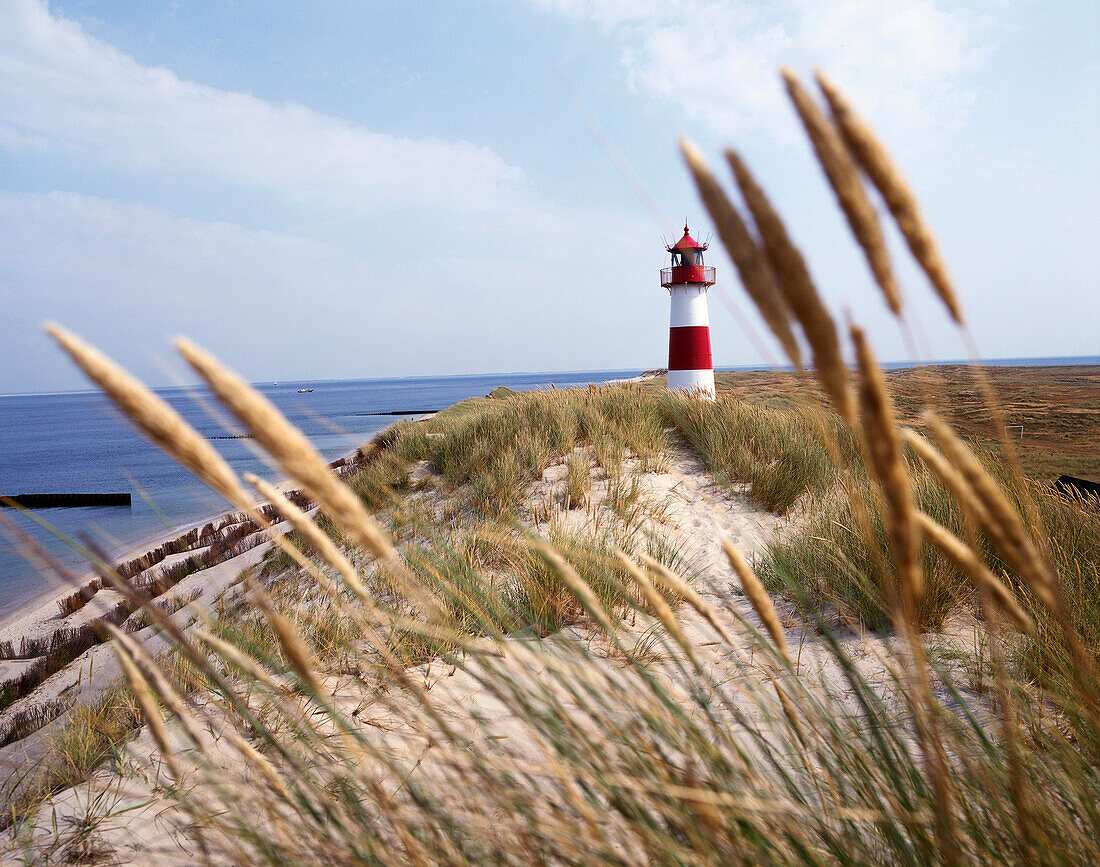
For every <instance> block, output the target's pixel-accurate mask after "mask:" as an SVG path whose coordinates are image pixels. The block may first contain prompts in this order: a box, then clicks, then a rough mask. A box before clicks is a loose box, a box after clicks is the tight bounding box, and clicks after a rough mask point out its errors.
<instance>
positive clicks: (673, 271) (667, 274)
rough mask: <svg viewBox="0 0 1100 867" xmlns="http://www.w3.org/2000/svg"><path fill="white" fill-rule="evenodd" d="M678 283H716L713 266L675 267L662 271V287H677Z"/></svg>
mask: <svg viewBox="0 0 1100 867" xmlns="http://www.w3.org/2000/svg"><path fill="white" fill-rule="evenodd" d="M678 283H706V284H707V285H708V286H710V285H711V284H712V283H714V266H713V265H673V266H672V267H671V268H662V269H661V285H662V286H675V285H676V284H678Z"/></svg>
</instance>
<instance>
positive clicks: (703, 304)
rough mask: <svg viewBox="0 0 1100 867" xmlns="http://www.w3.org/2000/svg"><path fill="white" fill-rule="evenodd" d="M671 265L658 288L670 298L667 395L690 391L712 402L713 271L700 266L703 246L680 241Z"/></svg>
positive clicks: (664, 270)
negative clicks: (709, 292) (710, 312)
mask: <svg viewBox="0 0 1100 867" xmlns="http://www.w3.org/2000/svg"><path fill="white" fill-rule="evenodd" d="M665 249H666V250H668V252H669V253H671V254H672V265H671V267H669V268H662V269H661V285H662V286H664V287H665V288H666V289H668V292H669V295H670V296H671V305H672V310H671V315H670V318H669V329H668V388H669V391H681V390H682V391H693V392H695V393H697V394H698V395H699V396H700V397H707V398H710V399H711V400H713V399H714V366H713V363H712V362H711V357H710V317H709V316H708V315H707V289H708V288H709V287H710V286H713V285H714V267H713V266H711V265H707V264H705V263H704V262H703V251H704V250H706V249H707V245H706V244H700V243H699V242H698V241H696V240H695V239H694V238H692V237H691V233H690V232H689V231H688V227H687V224H685V225H684V237H682V238H681V239H680V240H679V241H677V242H676V243H675V244H674V245H673V246H671V247H665Z"/></svg>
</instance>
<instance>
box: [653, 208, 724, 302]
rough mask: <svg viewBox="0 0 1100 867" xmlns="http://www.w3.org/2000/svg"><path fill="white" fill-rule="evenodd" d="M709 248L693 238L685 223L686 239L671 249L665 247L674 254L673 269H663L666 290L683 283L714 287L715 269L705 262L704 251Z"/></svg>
mask: <svg viewBox="0 0 1100 867" xmlns="http://www.w3.org/2000/svg"><path fill="white" fill-rule="evenodd" d="M709 246H710V245H709V244H700V243H699V242H698V241H696V240H695V239H694V238H693V237H691V232H690V230H689V229H688V226H687V223H684V237H682V238H681V239H680V240H679V241H677V242H676V243H675V244H673V245H672V246H671V247H665V249H666V250H668V252H669V253H671V254H672V267H671V268H662V269H661V285H662V286H664V287H666V288H667V287H669V286H678V285H680V284H682V283H702V284H703V285H705V286H713V285H714V282H715V281H714V268H713V266H709V265H706V264H705V263H704V262H703V251H704V250H705V249H707V247H709Z"/></svg>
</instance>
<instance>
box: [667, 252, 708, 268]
mask: <svg viewBox="0 0 1100 867" xmlns="http://www.w3.org/2000/svg"><path fill="white" fill-rule="evenodd" d="M702 264H703V251H702V250H693V251H692V252H690V253H679V252H676V253H673V254H672V267H674V268H676V267H680V266H683V265H702Z"/></svg>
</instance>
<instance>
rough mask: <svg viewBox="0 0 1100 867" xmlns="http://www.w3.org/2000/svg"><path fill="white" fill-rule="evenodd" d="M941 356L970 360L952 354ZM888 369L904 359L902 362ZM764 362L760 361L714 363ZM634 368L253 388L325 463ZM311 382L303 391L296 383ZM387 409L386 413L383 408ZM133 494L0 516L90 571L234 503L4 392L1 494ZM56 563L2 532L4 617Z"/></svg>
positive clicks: (262, 466)
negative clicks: (90, 546)
mask: <svg viewBox="0 0 1100 867" xmlns="http://www.w3.org/2000/svg"><path fill="white" fill-rule="evenodd" d="M939 363H944V364H952V363H963V362H951V361H944V362H939ZM984 363H985V364H992V365H1007V366H1056V365H1067V364H1068V365H1073V364H1100V356H1088V357H1074V358H1053V357H1051V358H1016V359H992V360H986V361H985V362H984ZM884 366H885V367H908V366H910V365H908V364H906V363H898V364H889V365H884ZM718 369H719V370H761V369H767V368H765V367H762V366H754V365H749V366H743V367H733V368H718ZM637 373H638V371H636V370H617V371H616V370H600V371H579V372H572V373H515V374H499V375H490V376H442V377H425V378H409V379H362V380H339V381H327V382H311V383H308V384H307V383H304V382H289V381H287V382H279V383H277V384H276V383H266V384H258V385H257V388H259V390H260V391H261V392H263V394H264V395H265V396H267V397H268V398H269V399H270V400H271V401H272V402H273V403H274V404H275V406H277V407H278V408H279V409H280V410H281V411H282V412H283V414H284V415H286V417H287V418H289V419H290V420H291V421H292V422H293V423H294V424H296V425H297V426H298V427H299V428H301V429H302V431H303V432H304V433H305V434H306V435H307V436H308V437H309V438H310V440H311V441H312V443H313V445H314V446H315V447H316V448H317V450H318V451H320V452H321V454H322V455H324V456H325V458H326V459H328V460H334V459H336V458H338V457H340V456H342V455H344V454H347V453H348V452H350V451H352V450H353V449H355V448H356V447H358V446H360V445H362V444H363V443H365V442H367V441H368V440H369V439H370V438H371V436H372V435H373V434H374V433H376V432H377V431H379V430H381V429H383V428H385V427H387V426H388V425H390V424H393V423H394V421H396V420H397V419H398V418H401V417H411V418H416V417H417V416H415V415H413V416H407V415H401V416H399V415H393V414H389V413H394V412H395V411H402V412H408V411H410V410H417V411H422V412H424V413H427V412H430V411H433V410H438V409H443V408H445V407H448V406H450V405H451V404H454V403H457V402H458V401H460V400H464V399H465V398H468V397H477V396H481V395H486V394H488V393H489V392H490V391H492V390H493V389H494V388H497V387H498V386H507V387H508V388H512V389H515V390H517V391H526V390H531V389H538V388H550V387H557V388H567V387H569V386H578V385H587V384H588V383H600V382H605V381H607V380H609V379H624V378H629V377H632V376H635V375H637ZM307 387H308V388H312V389H313V391H312V392H306V393H301V392H299V389H300V388H307ZM158 393H159V394H160V395H161V397H163V398H164V399H165V400H166V401H167V402H168V403H169V404H171V405H172V406H173V407H174V408H175V409H176V410H178V411H179V412H180V414H181V415H182V416H183V417H184V418H185V419H187V421H188V422H190V423H191V425H192V426H193V427H194V428H195V429H196V430H198V431H199V432H200V433H202V434H203V435H205V436H208V437H211V438H212V439H211V440H210V441H211V443H212V444H213V445H214V446H215V447H216V448H217V449H218V451H219V452H221V454H222V455H223V456H224V457H225V459H226V460H227V461H228V462H229V464H230V466H232V467H233V468H234V469H235V470H237V472H238V473H243V472H253V473H256V474H257V475H259V476H262V477H264V478H267V479H269V480H275V479H278V478H279V477H280V473H279V472H278V470H277V469H275V468H274V467H271V466H269V465H268V464H267V463H265V460H264V458H263V456H262V454H261V453H260V451H259V449H258V448H257V447H256V445H255V443H254V442H253V441H252V440H249V439H215V437H226V436H232V435H234V434H238V433H240V432H241V431H240V428H239V426H237V425H236V424H234V423H233V421H232V420H231V419H229V418H227V417H226V416H225V414H224V412H223V411H219V410H218V409H217V407H216V406H215V402H214V401H212V400H211V399H210V396H209V395H208V394H207V393H205V392H204V391H203V390H201V389H198V388H169V389H161V390H159V391H158ZM379 413H382V414H381V415H379ZM119 492H129V493H130V494H131V500H132V502H131V505H130V506H129V507H112V508H104V507H97V508H54V509H41V510H37V511H36V513H35V514H36V516H37V518H38V519H39V521H41V522H43V523H45V524H47V525H48V527H43V526H41V525H40V524H38V523H35V522H34V521H32V520H30V519H29V518H28V517H27V516H24V515H22V514H20V513H19V512H17V511H15V510H13V509H4V510H3V512H4V516H5V517H7V518H9V519H11V520H13V521H14V522H15V523H16V525H18V527H19V528H20V529H21V530H23V531H24V532H26V533H29V534H30V535H31V536H32V537H33V538H34V539H36V540H37V541H38V542H39V543H40V544H41V545H42V546H43V547H44V548H45V549H46V550H47V551H49V552H50V554H51V555H52V556H53V557H54V558H55V559H56V560H57V561H59V562H60V563H61V564H62V565H63V566H65V567H66V568H68V569H70V570H74V571H78V572H83V571H85V570H86V568H87V564H86V561H85V559H84V557H83V556H82V555H81V554H80V553H79V551H78V550H77V548H78V547H79V545H80V544H81V543H83V542H84V541H86V540H90V541H93V542H94V543H95V545H96V546H98V547H99V548H100V549H101V550H104V551H106V552H107V553H108V554H109V555H111V556H118V555H121V554H122V553H123V552H125V551H128V550H130V549H132V548H134V547H135V546H137V545H139V543H143V542H146V541H150V540H152V539H154V538H156V537H158V536H161V535H164V534H166V533H168V532H170V531H171V530H173V529H175V528H177V527H185V526H189V525H193V524H195V523H198V522H200V521H204V520H205V519H207V518H210V517H213V516H216V515H218V514H221V513H222V512H225V511H227V510H228V509H229V506H228V505H227V504H226V503H225V502H224V501H222V500H221V499H220V498H219V497H218V496H217V495H216V494H214V493H213V492H212V491H210V490H209V489H207V488H206V487H205V486H204V485H203V484H202V483H201V482H199V481H198V480H197V479H195V478H194V477H193V476H192V475H191V474H190V473H189V472H188V471H187V470H185V469H183V468H181V467H180V466H179V465H178V464H176V463H175V462H174V461H173V460H171V459H170V458H168V457H166V456H165V455H164V454H162V453H161V452H160V451H159V450H158V449H157V448H156V447H154V446H153V445H151V444H150V443H149V442H147V441H146V440H145V439H144V438H143V437H142V436H141V435H140V434H139V433H137V431H135V430H134V428H133V427H132V426H131V425H130V424H129V423H128V422H127V421H126V420H125V418H123V417H122V416H121V414H120V413H119V412H118V411H117V410H115V409H114V407H113V406H112V405H111V403H110V402H109V401H108V400H107V399H106V398H105V397H103V395H101V394H99V393H98V392H94V391H82V392H71V393H65V394H33V395H0V494H5V495H13V494H32V493H33V494H37V493H119ZM59 580H60V579H58V578H57V577H56V576H54V575H53V574H52V573H50V572H49V571H48V570H43V569H41V568H39V567H37V566H35V565H32V564H31V563H30V562H28V560H27V559H26V558H25V557H24V555H23V553H22V552H21V550H20V546H19V544H18V543H17V542H16V541H14V540H13V539H11V538H9V537H8V535H7V534H6V533H3V532H0V622H2V621H3V620H5V619H7V618H8V617H9V616H10V615H11V614H12V612H14V611H16V610H18V609H19V608H21V607H22V606H24V605H26V604H27V603H28V602H29V601H30V600H32V599H34V598H36V597H38V596H40V595H42V594H43V593H45V592H48V591H50V590H52V589H53V588H54V587H56V586H57V585H58V583H59Z"/></svg>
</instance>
